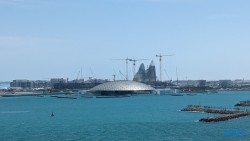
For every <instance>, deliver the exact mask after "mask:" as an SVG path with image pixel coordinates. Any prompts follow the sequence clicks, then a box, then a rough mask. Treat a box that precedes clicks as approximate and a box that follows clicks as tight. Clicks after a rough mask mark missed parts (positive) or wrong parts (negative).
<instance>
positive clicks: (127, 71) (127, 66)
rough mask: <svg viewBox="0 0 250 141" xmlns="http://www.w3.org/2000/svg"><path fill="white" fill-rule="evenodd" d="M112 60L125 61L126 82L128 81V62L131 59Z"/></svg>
mask: <svg viewBox="0 0 250 141" xmlns="http://www.w3.org/2000/svg"><path fill="white" fill-rule="evenodd" d="M113 60H125V61H126V80H128V61H129V60H131V59H129V58H128V57H127V58H126V59H113Z"/></svg>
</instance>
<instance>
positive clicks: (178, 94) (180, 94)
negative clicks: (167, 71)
mask: <svg viewBox="0 0 250 141" xmlns="http://www.w3.org/2000/svg"><path fill="white" fill-rule="evenodd" d="M171 96H183V94H171Z"/></svg>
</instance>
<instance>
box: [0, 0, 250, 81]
mask: <svg viewBox="0 0 250 141" xmlns="http://www.w3.org/2000/svg"><path fill="white" fill-rule="evenodd" d="M249 5H250V1H249V0H0V54H1V69H0V80H1V81H11V80H14V79H30V80H49V79H50V78H69V79H70V80H73V79H76V78H77V76H78V73H79V71H81V70H82V74H81V75H80V77H81V78H84V79H88V77H94V78H100V79H112V78H113V76H112V75H113V74H115V75H116V76H117V79H124V77H123V76H122V74H124V75H125V73H126V63H125V60H114V59H126V58H135V59H147V60H143V61H138V62H137V63H136V70H138V68H139V65H140V64H141V63H144V64H145V66H146V67H147V66H148V65H149V64H150V62H151V61H152V60H153V61H154V63H155V65H156V71H157V77H158V78H159V58H157V57H156V56H155V55H156V54H162V55H168V54H173V56H169V57H163V60H162V68H163V69H162V79H163V80H170V79H172V80H175V79H176V78H177V74H178V78H179V79H183V80H187V79H188V80H190V79H192V80H199V79H206V80H220V79H232V80H234V79H243V78H244V79H250V64H249V61H250V55H249V54H250V26H249V25H250V8H249ZM132 67H133V66H132V62H129V64H128V70H129V79H132V77H133V69H132ZM176 70H177V73H176Z"/></svg>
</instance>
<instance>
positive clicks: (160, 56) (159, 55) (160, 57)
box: [156, 54, 173, 81]
mask: <svg viewBox="0 0 250 141" xmlns="http://www.w3.org/2000/svg"><path fill="white" fill-rule="evenodd" d="M165 56H173V54H169V55H161V54H157V55H156V57H159V61H160V81H162V75H161V68H162V65H161V61H162V57H165Z"/></svg>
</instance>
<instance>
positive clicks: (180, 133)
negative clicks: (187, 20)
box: [0, 92, 250, 141]
mask: <svg viewBox="0 0 250 141" xmlns="http://www.w3.org/2000/svg"><path fill="white" fill-rule="evenodd" d="M249 99H250V92H223V93H220V94H198V95H196V96H183V97H178V96H176V97H175V96H157V95H151V96H133V97H128V98H110V99H109V98H107V99H98V98H93V99H88V98H81V97H78V98H77V99H58V98H53V97H49V96H45V97H8V98H4V97H2V98H0V141H34V140H35V141H85V140H88V141H89V140H90V141H91V140H93V141H96V140H101V141H103V140H104V141H121V140H141V141H145V140H146V141H147V140H148V141H152V140H153V141H162V140H164V141H168V140H169V141H177V140H178V141H179V140H183V141H200V140H203V141H210V140H211V141H212V140H215V141H225V140H227V141H235V140H237V141H238V140H241V141H248V140H250V124H249V123H250V117H243V118H239V119H234V120H231V121H226V122H219V123H200V122H197V120H198V119H200V118H202V117H207V116H212V115H211V114H210V115H208V114H206V113H187V112H180V111H179V110H180V109H182V108H184V107H185V106H186V105H188V104H201V105H207V106H220V107H227V108H232V107H233V105H234V104H236V103H237V102H239V101H241V100H249ZM51 112H54V114H55V116H54V117H51V116H50V114H51Z"/></svg>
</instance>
